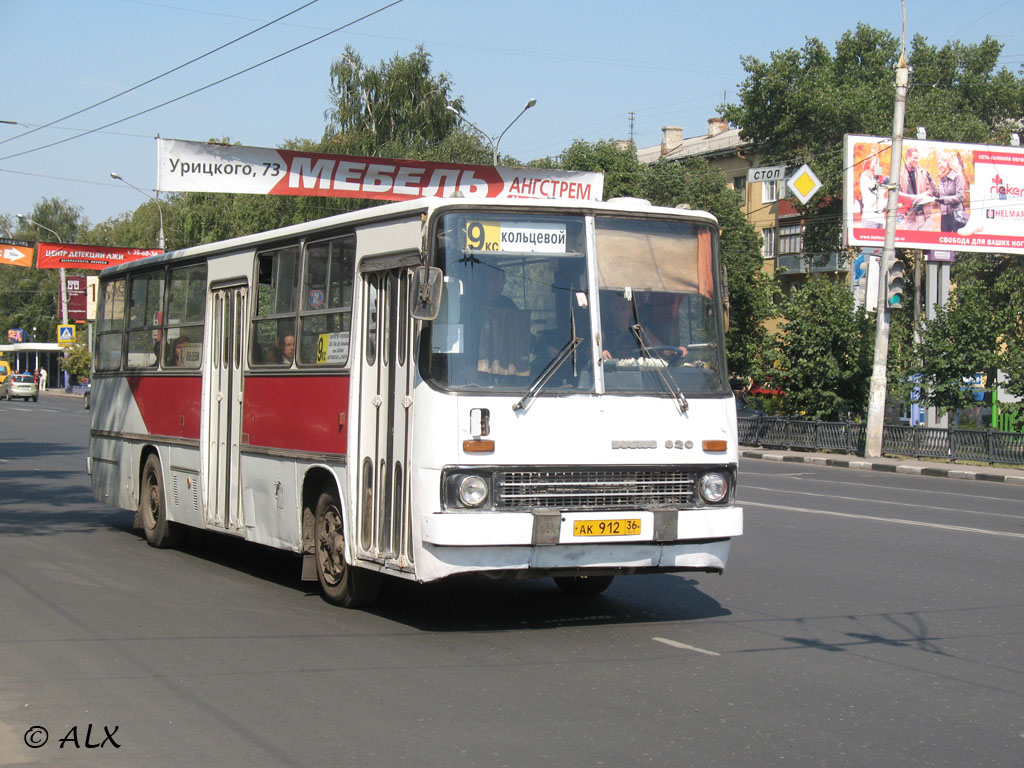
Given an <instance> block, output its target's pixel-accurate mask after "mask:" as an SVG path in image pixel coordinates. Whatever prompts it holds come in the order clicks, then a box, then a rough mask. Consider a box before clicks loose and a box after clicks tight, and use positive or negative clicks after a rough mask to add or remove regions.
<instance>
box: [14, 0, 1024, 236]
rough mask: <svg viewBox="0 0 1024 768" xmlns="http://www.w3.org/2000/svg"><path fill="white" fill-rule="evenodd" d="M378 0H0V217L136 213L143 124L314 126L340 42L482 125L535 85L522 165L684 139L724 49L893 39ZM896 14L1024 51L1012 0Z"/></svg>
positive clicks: (915, 24) (820, 13)
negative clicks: (619, 145) (65, 206)
mask: <svg viewBox="0 0 1024 768" xmlns="http://www.w3.org/2000/svg"><path fill="white" fill-rule="evenodd" d="M392 1H393V0H315V1H314V2H312V4H310V5H308V7H305V8H302V9H301V10H298V11H297V12H295V13H293V14H292V15H290V16H287V18H284V19H282V20H280V21H276V22H275V23H272V24H269V26H267V27H266V28H265V29H262V30H260V31H257V32H255V33H253V34H250V35H249V36H247V37H246V38H245V39H243V40H241V41H239V42H236V43H233V44H230V45H226V44H228V43H231V41H233V40H234V39H235V38H238V37H240V36H243V35H247V34H248V33H252V32H253V31H254V30H257V29H258V28H259V27H262V26H263V25H267V24H268V23H270V22H274V20H275V19H278V18H279V17H282V16H285V15H286V14H289V13H290V12H292V11H296V9H299V8H301V7H302V6H303V5H305V4H306V3H307V2H309V0H0V29H2V30H3V47H2V53H0V61H2V71H3V72H4V76H3V81H2V82H3V85H2V88H0V121H3V122H0V216H2V215H3V214H8V215H10V217H11V218H12V219H13V218H14V216H15V215H16V214H18V213H24V214H26V215H30V214H31V212H32V208H33V206H34V205H35V204H36V203H38V202H40V201H41V200H43V199H44V198H60V199H64V200H67V201H68V202H70V203H71V204H72V205H75V206H78V207H79V208H80V209H81V211H82V214H83V215H84V216H85V217H86V218H87V219H88V220H89V222H90V223H92V224H96V223H99V222H101V221H104V220H106V219H108V218H111V217H115V216H118V215H121V214H123V213H125V212H130V211H133V210H134V209H135V208H136V207H138V206H139V205H140V204H143V203H145V202H146V198H145V197H144V195H143V193H142V192H138V191H136V190H134V189H132V188H131V187H129V186H127V185H126V184H124V183H122V182H120V181H116V180H114V179H112V178H111V177H110V174H111V172H116V173H118V174H120V175H121V176H122V177H123V178H124V179H125V180H126V181H128V182H130V183H131V184H133V185H135V186H136V187H138V188H140V189H142V190H144V191H145V193H147V194H150V195H152V194H154V192H155V191H156V190H155V189H154V187H155V185H156V164H157V158H156V141H155V137H156V136H158V135H159V136H161V137H163V138H173V139H187V140H192V141H207V140H209V139H222V138H228V139H230V140H231V141H233V142H241V143H242V144H245V145H249V146H257V147H276V146H279V145H280V144H281V143H282V142H285V141H287V140H289V139H293V138H310V139H315V138H319V137H320V136H321V135H322V133H323V129H324V125H325V120H324V112H325V110H326V109H327V108H328V106H329V103H328V91H329V86H330V78H329V73H330V67H331V64H332V62H333V61H334V60H336V58H337V57H338V56H339V55H340V54H341V52H342V51H343V50H344V48H345V46H346V45H349V46H352V47H353V48H354V49H355V50H356V51H357V52H358V53H359V54H360V55H361V56H362V57H363V60H364V62H366V63H367V64H370V65H378V64H379V63H380V62H381V61H382V60H384V59H390V58H391V57H393V56H395V55H396V54H398V55H406V54H408V53H410V52H411V51H412V50H414V48H415V47H416V46H417V45H419V44H422V45H423V46H424V48H425V49H426V50H427V52H429V53H430V55H431V57H432V62H433V71H434V73H435V74H437V73H440V72H444V73H447V74H448V76H449V78H450V80H451V82H452V84H453V87H452V92H453V94H455V95H457V96H461V97H462V98H463V99H464V105H465V109H466V117H467V118H468V119H469V120H470V121H472V123H474V124H475V125H476V126H478V127H479V128H480V129H482V130H483V131H484V132H486V133H487V134H488V135H490V136H497V135H498V134H500V133H501V132H502V131H503V130H504V129H505V127H506V126H507V125H508V124H509V122H510V121H511V120H512V119H513V118H515V117H516V115H518V114H519V112H520V110H522V108H523V106H525V104H526V103H527V101H529V100H530V99H536V100H537V103H536V106H535V107H533V108H532V109H530V110H529V111H528V112H526V113H525V114H523V115H522V117H520V118H519V120H518V121H517V122H516V123H515V125H513V126H512V127H511V128H510V129H509V130H508V132H507V133H506V134H505V135H504V137H503V138H502V140H501V144H500V149H501V153H502V154H503V155H504V154H509V155H512V156H514V157H516V158H518V159H519V160H521V161H524V162H525V161H529V160H532V159H535V158H540V157H547V156H555V155H558V154H559V153H560V152H562V150H564V149H565V148H566V147H568V146H569V145H570V144H571V143H572V142H573V141H574V140H576V139H584V140H587V141H598V140H601V139H626V138H630V137H632V138H633V139H634V141H635V142H636V144H637V146H638V147H646V146H653V145H655V144H658V143H659V142H660V141H661V129H662V127H663V126H682V128H683V133H684V136H686V137H690V136H696V135H701V134H703V133H705V132H706V130H707V121H708V119H709V118H711V117H714V116H715V115H716V114H717V108H718V106H719V105H720V104H722V103H723V101H735V100H736V99H737V94H738V90H739V86H740V84H741V83H742V82H743V80H744V77H745V73H744V70H743V65H742V61H741V57H743V56H754V57H757V58H759V59H762V60H768V59H769V58H770V55H771V53H772V51H778V50H783V49H786V48H800V47H802V46H803V44H804V42H805V41H806V39H807V37H817V38H818V39H820V40H822V41H823V42H824V43H825V44H826V45H827V46H828V47H829V48H830V49H832V50H834V44H835V41H836V39H838V38H839V37H840V36H841V35H842V34H843V33H844V32H846V31H848V30H852V29H853V28H855V27H856V25H857V24H858V23H859V22H864V23H867V24H870V25H872V26H874V27H878V28H882V29H887V30H889V31H891V32H893V33H894V34H897V35H898V34H899V33H900V26H901V22H902V11H901V5H900V2H899V0H858V1H857V2H848V3H841V4H840V3H822V2H821V0H812V1H810V2H808V1H806V0H788V2H785V3H775V2H764V1H763V0H761V1H760V2H747V1H746V0H733V1H732V2H730V3H713V2H711V3H709V2H706V1H705V2H690V1H688V0H674V2H662V1H661V0H632V1H631V2H622V1H621V0H619V1H618V2H606V0H505V2H500V3H499V2H493V1H492V0H400V1H399V2H398V3H397V4H395V5H392V6H391V7H385V6H387V5H388V4H389V3H390V2H392ZM382 8H383V10H380V9H382ZM906 8H907V18H906V26H907V39H908V45H909V40H910V39H911V38H912V36H913V35H915V34H921V35H923V36H924V37H926V38H927V39H928V42H929V43H932V44H935V45H941V44H942V43H944V42H946V41H948V40H956V39H959V40H961V41H963V42H970V43H974V42H979V41H980V40H982V39H984V38H985V37H986V36H992V37H994V38H995V39H997V40H999V41H1000V42H1001V43H1003V45H1004V48H1003V56H1002V59H1001V62H1000V63H1001V64H1004V65H1005V66H1007V67H1008V68H1009V69H1011V70H1012V71H1014V72H1018V71H1019V67H1020V66H1021V65H1022V64H1024V2H1021V1H1020V0H973V1H972V2H969V3H964V2H962V1H958V0H927V1H925V0H906ZM376 11H379V12H377V13H375V12H376ZM368 14H373V15H370V16H369V17H368V18H361V17H365V16H367V15H368ZM360 19H361V20H360ZM346 25H347V26H346ZM343 26H345V28H344V29H341V30H339V31H336V32H333V33H332V30H336V29H338V28H339V27H343ZM329 33H330V34H329ZM315 38H322V39H319V40H317V41H316V42H310V41H312V40H314V39H315ZM307 43H309V44H307ZM221 46H224V47H223V48H221ZM218 48H221V49H220V50H215V49H218ZM292 49H297V50H292ZM289 51H291V52H289ZM211 52H212V53H211ZM204 54H209V55H205V56H204ZM200 56H203V58H202V59H201V60H199V61H197V62H195V63H192V64H188V65H187V66H181V65H184V64H186V63H187V62H189V61H190V60H192V59H195V58H197V57H200ZM274 57H277V58H274ZM268 59H273V60H272V61H269V62H268V63H262V62H264V61H266V60H268ZM176 67H181V68H180V69H178V70H177V71H175V72H173V73H171V74H169V75H167V76H165V77H160V78H159V79H156V80H154V81H153V82H151V83H148V84H146V85H142V87H138V88H135V86H139V85H140V84H143V83H145V82H146V81H148V80H150V79H151V78H156V77H157V76H159V75H162V74H163V73H165V72H167V71H169V70H172V69H174V68H176ZM243 70H248V71H245V72H243ZM236 73H242V74H238V75H237V76H234V77H232V76H233V75H236ZM131 88H135V90H132V91H131V92H130V93H127V94H125V95H123V96H118V97H117V98H111V97H114V96H116V95H117V94H119V93H120V92H122V91H125V90H127V89H131ZM186 94H191V95H186ZM181 97H184V98H181ZM107 99H109V101H106V103H103V104H100V105H99V106H96V107H95V108H92V109H87V110H86V111H83V112H81V113H80V114H75V115H74V116H70V117H66V116H68V115H71V114H72V113H76V112H78V111H79V110H83V109H85V108H87V107H90V106H92V105H95V104H97V103H99V102H103V101H104V100H107ZM167 102H170V103H167ZM159 105H164V106H159ZM154 107H157V108H155V109H154ZM140 113H142V114H140ZM136 115H137V116H136ZM62 118H63V119H62ZM125 118H128V119H125ZM54 121H57V122H56V123H55V124H54V125H52V126H49V127H45V128H40V126H45V125H48V124H49V123H51V122H54ZM97 129H98V130H97ZM30 130H32V131H33V132H32V133H27V132H28V131H30ZM90 131H92V132H91V133H89V132H90ZM58 142H60V143H58ZM47 145H50V146H47ZM2 234H4V233H0V235H2Z"/></svg>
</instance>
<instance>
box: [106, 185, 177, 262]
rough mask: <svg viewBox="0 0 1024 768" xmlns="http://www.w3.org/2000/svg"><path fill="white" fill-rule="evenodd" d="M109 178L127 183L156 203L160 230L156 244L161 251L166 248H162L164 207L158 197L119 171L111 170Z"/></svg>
mask: <svg viewBox="0 0 1024 768" xmlns="http://www.w3.org/2000/svg"><path fill="white" fill-rule="evenodd" d="M110 178H112V179H117V180H118V181H123V182H124V183H125V184H127V185H128V186H129V187H131V188H132V189H134V190H135V191H136V192H138V193H139V194H140V195H145V196H146V197H148V198H149V199H150V200H152V201H153V202H154V203H156V212H157V213H158V214H160V232H159V233H158V234H157V238H158V243H157V245H158V246H159V247H160V250H161V251H163V250H166V249H165V248H164V209H163V206H162V205H161V204H160V198H159V197H153V196H152V195H151V194H149V193H148V192H146V191H145V190H143V189H139V188H138V187H136V186H135V185H134V184H132V183H131V182H130V181H128V179H126V178H125V177H124V176H122V175H121V174H119V173H117V172H115V171H111V172H110ZM157 194H158V195H159V194H160V192H159V190H157Z"/></svg>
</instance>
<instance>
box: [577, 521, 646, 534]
mask: <svg viewBox="0 0 1024 768" xmlns="http://www.w3.org/2000/svg"><path fill="white" fill-rule="evenodd" d="M572 535H573V536H639V535H640V520H639V519H637V518H629V519H626V520H574V521H573V524H572Z"/></svg>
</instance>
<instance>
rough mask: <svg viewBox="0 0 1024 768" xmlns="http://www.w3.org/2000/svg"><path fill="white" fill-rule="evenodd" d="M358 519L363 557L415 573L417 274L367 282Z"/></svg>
mask: <svg viewBox="0 0 1024 768" xmlns="http://www.w3.org/2000/svg"><path fill="white" fill-rule="evenodd" d="M360 286H361V290H362V295H363V300H362V303H361V308H362V309H361V311H362V317H361V322H360V323H359V327H360V328H361V329H362V331H363V344H362V352H363V354H362V358H361V362H360V367H361V372H360V373H361V375H360V378H359V381H360V383H359V415H360V418H359V464H358V477H357V483H358V488H359V494H358V496H357V499H356V505H357V509H356V515H357V519H358V526H359V539H358V541H359V550H360V553H361V555H362V556H364V557H369V558H371V559H373V560H377V561H379V562H384V563H386V564H388V565H390V566H391V567H393V568H400V569H409V568H411V567H412V547H411V540H412V530H411V522H410V510H409V501H408V499H409V490H408V475H409V470H408V457H409V450H410V425H411V415H412V414H411V410H412V360H411V357H412V355H411V353H410V347H411V344H412V343H411V333H410V323H411V318H410V317H409V270H408V269H406V268H401V269H391V270H388V271H380V272H368V273H364V274H363V275H362V276H361V280H360Z"/></svg>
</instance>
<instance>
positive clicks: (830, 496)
mask: <svg viewBox="0 0 1024 768" xmlns="http://www.w3.org/2000/svg"><path fill="white" fill-rule="evenodd" d="M747 489H750V490H752V491H768V492H769V493H791V494H798V495H800V496H816V497H818V498H823V499H839V500H840V501H864V499H861V498H859V497H857V496H836V495H835V494H831V493H814V492H813V491H784V490H782V489H780V488H765V487H762V486H758V485H744V486H743V487H742V488H741V490H747ZM974 498H976V497H974ZM994 501H1006V499H994ZM871 503H872V504H888V505H890V506H894V507H918V508H920V509H929V510H941V511H942V512H960V513H963V514H967V515H984V516H986V517H1009V518H1011V519H1013V520H1018V519H1020V517H1021V516H1020V515H1008V514H1005V513H1003V512H981V511H977V510H974V509H959V508H957V507H937V506H935V505H933V504H915V503H913V502H910V501H887V500H878V501H872V502H871Z"/></svg>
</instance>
